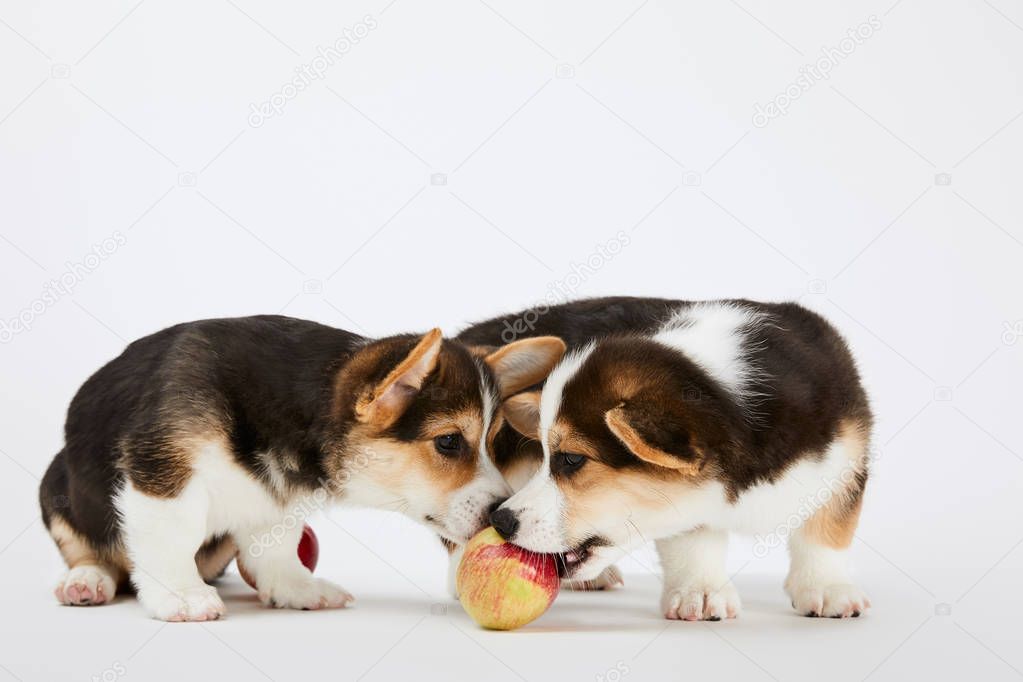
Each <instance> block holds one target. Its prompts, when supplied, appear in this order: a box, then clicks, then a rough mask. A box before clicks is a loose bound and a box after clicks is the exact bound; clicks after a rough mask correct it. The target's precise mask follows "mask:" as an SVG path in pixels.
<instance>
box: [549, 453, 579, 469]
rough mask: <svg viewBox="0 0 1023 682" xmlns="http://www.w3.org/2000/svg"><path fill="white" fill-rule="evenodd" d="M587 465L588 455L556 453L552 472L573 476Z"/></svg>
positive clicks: (553, 457) (552, 460)
mask: <svg viewBox="0 0 1023 682" xmlns="http://www.w3.org/2000/svg"><path fill="white" fill-rule="evenodd" d="M583 464H586V455H580V454H578V453H575V452H555V453H554V455H553V456H552V457H551V472H552V473H555V474H571V473H574V472H576V471H578V470H579V469H580V468H581V467H582V465H583Z"/></svg>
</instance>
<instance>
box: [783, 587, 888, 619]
mask: <svg viewBox="0 0 1023 682" xmlns="http://www.w3.org/2000/svg"><path fill="white" fill-rule="evenodd" d="M788 592H789V596H790V597H791V598H792V608H794V609H795V610H796V611H798V612H799V613H800V614H802V615H804V616H810V617H813V618H816V617H825V618H858V617H859V616H860V614H861V613H863V612H864V611H866V610H867V609H868V608H870V600H869V599H867V595H865V594H864V593H863V591H862V590H861V589H860V588H858V587H856V586H855V585H850V584H848V583H838V584H834V585H813V584H811V585H795V586H792V587H790V588H789V590H788Z"/></svg>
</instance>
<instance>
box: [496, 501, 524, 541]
mask: <svg viewBox="0 0 1023 682" xmlns="http://www.w3.org/2000/svg"><path fill="white" fill-rule="evenodd" d="M490 525H491V526H493V527H494V530H496V531H497V534H498V535H500V536H501V537H502V538H504V539H505V540H511V539H512V538H513V537H515V533H516V532H517V531H518V529H519V517H517V516H515V512H513V511H512V510H511V509H498V510H497V511H495V512H493V513H492V514H491V515H490Z"/></svg>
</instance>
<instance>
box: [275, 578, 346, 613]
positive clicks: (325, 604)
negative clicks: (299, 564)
mask: <svg viewBox="0 0 1023 682" xmlns="http://www.w3.org/2000/svg"><path fill="white" fill-rule="evenodd" d="M259 599H260V601H262V602H263V603H264V604H266V605H267V606H272V607H274V608H278V609H308V610H314V609H340V608H344V607H346V606H348V605H349V604H351V603H352V602H353V601H355V597H353V596H352V595H350V594H349V593H348V592H346V591H345V590H343V589H342V588H341V587H339V586H337V585H335V584H334V583H332V582H330V581H329V580H324V579H323V578H314V577H313V576H311V575H287V576H280V577H279V578H277V580H275V581H274V582H273V583H271V584H270V585H268V586H266V587H265V588H264V587H260V590H259Z"/></svg>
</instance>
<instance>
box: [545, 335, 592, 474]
mask: <svg viewBox="0 0 1023 682" xmlns="http://www.w3.org/2000/svg"><path fill="white" fill-rule="evenodd" d="M593 347H594V344H592V343H591V344H589V345H587V346H583V347H582V348H580V349H579V350H576V351H573V352H571V353H569V354H568V355H566V356H565V357H564V358H562V360H561V362H559V363H558V366H557V367H555V368H554V369H553V371H551V374H550V376H548V377H547V383H545V384H544V385H543V393H542V394H541V395H540V442H541V444H542V445H543V457H544V464H546V463H547V461H548V460H549V459H550V456H551V453H550V448H549V447H548V444H547V435H548V432H549V431H550V429H551V427H552V426H554V420H555V419H557V418H558V412H559V411H560V410H561V397H562V394H563V393H564V391H565V384H567V383H568V381H569V379H571V378H572V377H573V376H575V373H576V372H578V371H579V368H580V367H582V366H583V363H584V362H586V358H588V357H590V353H592V352H593Z"/></svg>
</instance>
